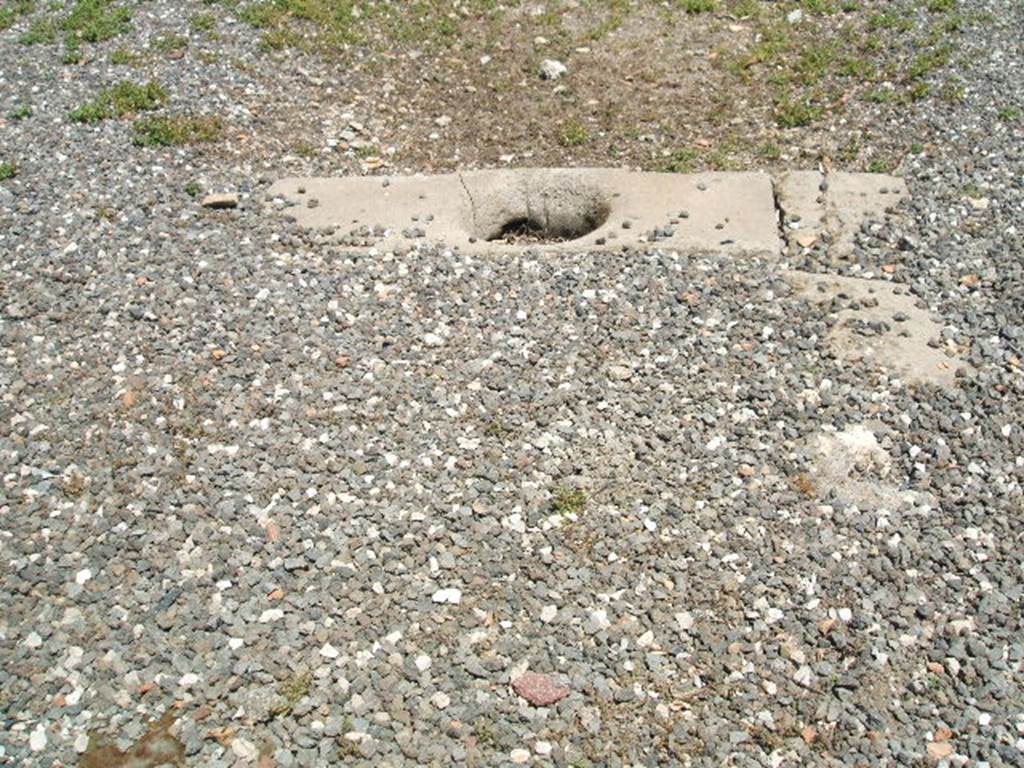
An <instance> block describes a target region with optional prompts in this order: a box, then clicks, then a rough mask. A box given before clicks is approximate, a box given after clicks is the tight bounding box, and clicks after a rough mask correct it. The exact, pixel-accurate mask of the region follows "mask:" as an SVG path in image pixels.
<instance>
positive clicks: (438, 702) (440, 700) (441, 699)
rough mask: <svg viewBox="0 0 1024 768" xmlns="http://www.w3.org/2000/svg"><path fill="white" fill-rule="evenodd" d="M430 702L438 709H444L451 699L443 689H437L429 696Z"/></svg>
mask: <svg viewBox="0 0 1024 768" xmlns="http://www.w3.org/2000/svg"><path fill="white" fill-rule="evenodd" d="M430 702H431V703H432V704H433V705H434V706H435V707H437V708H438V709H445V708H447V707H448V705H449V704H451V703H452V700H451V698H450V697H449V696H448V694H447V693H445V692H444V691H438V692H437V693H435V694H434V695H433V696H431V697H430Z"/></svg>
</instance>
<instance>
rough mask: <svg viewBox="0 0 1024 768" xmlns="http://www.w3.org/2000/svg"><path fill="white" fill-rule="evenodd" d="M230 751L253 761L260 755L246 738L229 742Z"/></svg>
mask: <svg viewBox="0 0 1024 768" xmlns="http://www.w3.org/2000/svg"><path fill="white" fill-rule="evenodd" d="M231 751H232V752H234V753H235V754H236V755H237V756H238V757H240V758H242V759H243V760H246V761H248V762H250V763H251V762H254V761H255V760H256V758H258V757H259V756H260V753H259V750H258V749H256V745H255V744H253V743H252V742H251V741H248V740H246V739H241V738H239V739H235V740H234V741H232V742H231Z"/></svg>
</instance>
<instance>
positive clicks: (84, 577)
mask: <svg viewBox="0 0 1024 768" xmlns="http://www.w3.org/2000/svg"><path fill="white" fill-rule="evenodd" d="M91 578H92V571H90V570H89V569H88V568H83V569H82V570H80V571H79V572H78V573H76V574H75V583H76V584H77V585H78V586H82V585H83V584H85V582H87V581H88V580H89V579H91Z"/></svg>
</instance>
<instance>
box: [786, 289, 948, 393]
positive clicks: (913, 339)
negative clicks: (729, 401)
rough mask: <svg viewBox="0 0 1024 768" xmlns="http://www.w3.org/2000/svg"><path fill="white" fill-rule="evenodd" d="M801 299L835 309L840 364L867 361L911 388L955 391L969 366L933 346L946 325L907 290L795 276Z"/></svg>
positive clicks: (835, 343)
mask: <svg viewBox="0 0 1024 768" xmlns="http://www.w3.org/2000/svg"><path fill="white" fill-rule="evenodd" d="M788 279H789V280H790V282H791V283H792V284H793V285H794V287H796V288H797V290H798V292H799V295H800V296H802V297H803V298H806V299H807V300H809V301H812V302H815V303H819V304H825V303H831V302H833V301H834V300H838V303H837V305H836V306H835V308H834V309H833V311H835V312H836V314H837V315H838V322H837V323H836V325H835V327H834V328H833V330H832V332H831V334H830V336H829V342H830V344H831V346H832V349H833V350H834V352H835V354H836V357H838V358H839V359H841V360H849V361H861V360H864V361H867V362H869V363H874V364H877V365H879V366H881V367H882V368H884V369H886V370H888V371H890V372H892V373H893V374H895V375H896V376H898V377H899V378H901V379H903V380H904V381H906V382H909V383H915V384H933V385H935V386H939V387H947V388H949V387H953V386H955V384H956V374H957V371H958V370H960V369H962V368H967V365H966V363H964V362H963V361H961V360H958V359H957V358H955V357H950V356H949V355H947V354H946V353H945V351H943V350H942V349H937V348H934V347H932V346H929V342H930V341H932V340H935V339H939V338H940V336H941V331H942V326H941V324H939V323H938V322H936V321H935V320H934V319H932V316H931V314H930V313H929V312H927V311H926V310H923V309H921V308H919V307H918V306H917V302H916V299H915V298H914V297H913V296H911V295H910V294H909V293H907V292H906V286H902V285H899V284H897V283H889V282H884V281H881V280H865V279H860V278H854V277H840V276H837V275H817V274H810V273H807V272H790V273H789V274H788Z"/></svg>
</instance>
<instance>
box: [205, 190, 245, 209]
mask: <svg viewBox="0 0 1024 768" xmlns="http://www.w3.org/2000/svg"><path fill="white" fill-rule="evenodd" d="M202 206H203V208H218V209H224V208H237V207H238V195H236V194H234V193H232V192H222V193H215V194H212V195H207V196H206V197H204V198H203V201H202Z"/></svg>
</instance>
